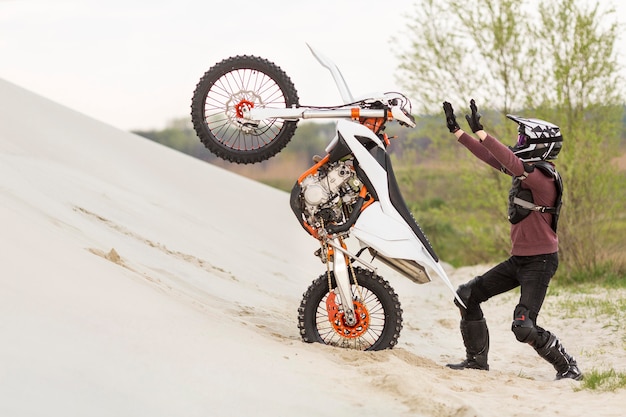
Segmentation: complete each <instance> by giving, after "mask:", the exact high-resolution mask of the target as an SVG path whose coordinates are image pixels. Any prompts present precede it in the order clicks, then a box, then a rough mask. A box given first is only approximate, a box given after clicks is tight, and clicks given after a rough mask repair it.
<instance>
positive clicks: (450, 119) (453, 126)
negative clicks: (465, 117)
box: [443, 101, 461, 133]
mask: <svg viewBox="0 0 626 417" xmlns="http://www.w3.org/2000/svg"><path fill="white" fill-rule="evenodd" d="M443 111H444V113H445V114H446V125H447V126H448V129H449V130H450V132H451V133H454V132H456V131H457V130H459V129H460V128H461V127H460V126H459V124H458V123H457V121H456V117H455V116H454V109H453V108H452V104H450V103H448V102H447V101H444V102H443Z"/></svg>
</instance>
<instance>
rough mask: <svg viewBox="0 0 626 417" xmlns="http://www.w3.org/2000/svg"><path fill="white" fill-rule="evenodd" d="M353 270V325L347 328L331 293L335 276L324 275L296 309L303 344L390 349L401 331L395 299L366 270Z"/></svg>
mask: <svg viewBox="0 0 626 417" xmlns="http://www.w3.org/2000/svg"><path fill="white" fill-rule="evenodd" d="M353 269H354V273H355V275H356V281H357V284H358V286H357V285H355V284H352V300H350V301H351V302H352V303H353V305H354V310H355V313H356V316H357V322H356V324H354V325H352V326H349V325H348V324H347V323H346V322H345V320H344V316H343V310H342V308H341V300H340V297H339V296H338V295H336V293H335V291H334V288H336V285H337V284H336V282H335V276H334V274H333V273H332V272H330V273H329V274H323V275H321V276H320V277H319V278H317V279H316V280H315V281H313V283H312V284H311V286H310V287H309V288H308V290H307V291H306V292H305V293H304V296H303V298H302V302H301V303H300V308H299V309H298V328H299V329H300V335H301V336H302V340H304V341H305V342H308V343H314V342H318V343H323V344H326V345H331V346H337V347H342V348H350V349H357V350H382V349H391V348H392V347H394V346H395V345H396V344H397V343H398V337H400V330H401V329H402V309H401V308H400V301H399V300H398V296H397V294H396V293H395V291H394V290H393V288H392V287H391V285H389V283H388V282H387V281H386V280H384V279H383V278H382V277H380V276H378V275H376V274H374V273H373V272H371V271H369V270H366V269H362V268H358V267H355V268H353ZM329 275H330V287H331V288H332V289H333V290H331V291H329Z"/></svg>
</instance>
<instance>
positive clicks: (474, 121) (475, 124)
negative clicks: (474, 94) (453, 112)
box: [465, 99, 484, 133]
mask: <svg viewBox="0 0 626 417" xmlns="http://www.w3.org/2000/svg"><path fill="white" fill-rule="evenodd" d="M470 110H471V111H472V115H471V116H470V115H469V114H466V115H465V119H466V120H467V123H469V126H470V128H471V129H472V132H474V133H476V132H478V131H479V130H484V129H483V125H481V124H480V118H481V116H482V115H481V114H480V113H478V108H477V107H476V102H475V101H474V99H471V100H470Z"/></svg>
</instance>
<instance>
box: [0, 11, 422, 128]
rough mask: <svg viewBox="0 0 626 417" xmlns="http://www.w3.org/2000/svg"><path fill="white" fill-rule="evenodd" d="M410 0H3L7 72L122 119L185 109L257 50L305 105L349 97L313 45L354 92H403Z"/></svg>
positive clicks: (142, 121)
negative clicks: (222, 69) (234, 60)
mask: <svg viewBox="0 0 626 417" xmlns="http://www.w3.org/2000/svg"><path fill="white" fill-rule="evenodd" d="M411 4H412V2H410V1H402V0H386V1H385V2H380V1H374V0H362V1H359V2H358V3H355V2H347V1H336V0H318V1H316V2H307V3H304V2H297V1H280V0H264V1H258V0H256V1H250V0H243V1H236V2H233V1H220V2H216V1H199V0H178V1H175V2H174V1H162V0H150V1H147V0H124V1H121V0H109V1H106V2H103V1H98V0H80V1H78V0H53V1H51V0H0V78H3V79H5V80H7V81H9V82H12V83H14V84H18V85H20V86H22V87H24V88H27V89H29V90H31V91H35V92H37V93H38V94H41V95H43V96H45V97H48V98H51V99H53V100H55V101H57V102H59V103H61V104H64V105H67V106H69V107H71V108H73V109H75V110H78V111H80V112H83V113H85V114H87V115H90V116H93V117H95V118H97V119H99V120H101V121H104V122H106V123H109V124H112V125H114V126H116V127H119V128H122V129H127V130H128V129H150V128H158V127H162V126H163V125H164V124H166V123H167V122H168V121H171V119H176V118H181V117H187V116H188V114H189V106H190V103H191V96H192V94H193V90H194V88H195V85H196V83H197V82H198V80H199V79H200V77H201V76H202V75H203V74H204V72H205V71H207V70H208V69H209V68H210V67H211V66H212V65H214V64H215V63H217V62H219V61H221V60H223V59H226V58H228V57H230V56H234V55H243V54H248V55H258V56H261V57H264V58H266V59H269V60H270V61H273V62H275V63H276V64H277V65H279V66H280V67H281V68H282V69H283V70H284V71H285V72H286V73H287V74H288V75H289V76H290V77H291V79H292V81H293V82H294V84H295V86H296V89H297V90H298V93H299V96H300V103H301V104H309V105H318V104H319V105H327V104H340V103H341V98H340V96H339V94H338V93H337V91H336V88H335V86H334V83H333V80H332V78H331V76H330V73H329V72H328V71H327V70H325V69H324V68H322V67H321V66H320V65H319V64H318V63H317V61H316V60H315V58H314V57H313V56H312V55H311V53H310V52H309V50H308V48H307V46H306V43H310V44H311V45H312V46H314V47H316V48H317V49H319V50H320V51H322V53H324V54H325V55H327V56H328V57H330V58H331V59H333V60H334V61H335V62H336V63H337V64H338V65H339V66H340V68H341V70H342V72H343V73H344V76H345V78H346V79H347V82H348V84H349V86H350V87H351V89H352V90H353V91H352V92H353V93H354V94H356V95H361V94H365V93H369V92H378V91H381V92H382V91H390V90H397V89H398V87H397V83H396V82H395V80H394V73H395V66H396V65H397V62H396V59H395V53H394V52H393V49H394V47H393V45H392V44H391V38H392V36H400V37H401V34H402V31H403V29H404V28H405V27H406V22H407V20H406V18H405V16H406V14H407V12H409V11H410V10H411Z"/></svg>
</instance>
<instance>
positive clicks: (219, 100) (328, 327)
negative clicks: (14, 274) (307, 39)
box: [191, 45, 463, 350]
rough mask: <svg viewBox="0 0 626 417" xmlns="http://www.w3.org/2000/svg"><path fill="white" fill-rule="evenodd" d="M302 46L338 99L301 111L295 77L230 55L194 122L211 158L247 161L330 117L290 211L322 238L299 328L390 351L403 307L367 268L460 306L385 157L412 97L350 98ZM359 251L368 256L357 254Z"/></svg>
mask: <svg viewBox="0 0 626 417" xmlns="http://www.w3.org/2000/svg"><path fill="white" fill-rule="evenodd" d="M307 46H308V47H309V49H310V51H311V53H312V54H313V56H314V57H315V58H316V59H317V61H318V62H319V63H320V64H321V65H322V66H324V67H325V68H326V69H328V70H329V71H330V73H331V75H332V77H333V79H334V81H335V84H336V85H337V88H338V89H339V93H340V95H341V98H342V100H343V104H341V105H337V106H332V107H327V106H325V107H300V105H299V98H298V93H297V91H296V89H295V87H294V85H293V83H292V81H291V79H290V78H289V77H288V76H287V74H286V73H285V72H284V71H283V70H282V69H281V68H280V67H279V66H277V65H276V64H274V63H273V62H270V61H268V60H266V59H264V58H261V57H257V56H251V55H238V56H234V57H231V58H228V59H225V60H223V61H221V62H219V63H217V64H215V65H214V66H213V67H211V68H210V69H209V70H208V71H207V72H206V73H205V74H204V75H203V76H202V78H201V79H200V81H199V82H198V84H197V85H196V89H195V91H194V93H193V98H192V104H191V118H192V122H193V126H194V129H195V131H196V133H197V135H198V137H199V139H200V140H201V141H202V143H203V144H204V146H205V147H206V148H207V149H209V150H210V151H211V152H212V153H214V154H215V155H217V156H218V157H220V158H222V159H225V160H227V161H231V162H235V163H244V164H248V163H255V162H260V161H264V160H267V159H269V158H271V157H272V156H274V155H276V154H277V153H278V152H280V151H281V150H282V149H283V148H284V147H285V146H286V145H287V144H288V143H289V141H290V140H291V139H292V137H293V135H294V133H295V131H296V127H297V123H298V121H299V120H301V119H334V120H337V121H336V134H335V136H334V137H333V138H332V140H330V142H329V144H328V146H327V147H326V149H325V152H326V153H325V155H324V156H323V157H315V158H314V161H313V162H314V165H313V166H311V167H310V168H309V169H308V170H306V171H305V172H304V173H303V174H302V175H300V177H299V178H298V179H297V181H296V183H295V185H294V187H293V189H292V191H291V196H290V204H291V208H292V211H293V212H294V214H295V215H296V218H297V219H298V221H299V223H300V224H301V225H302V227H303V229H304V230H305V231H306V232H307V233H308V234H309V235H311V236H312V237H314V238H315V239H317V240H318V241H319V243H320V248H319V249H318V250H317V251H316V252H315V255H316V256H318V257H319V258H320V260H321V262H322V264H324V265H326V271H325V272H324V273H323V274H321V275H320V276H319V277H318V278H317V279H315V280H314V281H313V282H312V284H311V285H310V286H309V288H308V289H307V290H306V292H305V293H304V294H303V298H302V301H301V303H300V307H299V308H298V328H299V330H300V335H301V337H302V339H303V340H304V341H305V342H319V343H323V344H327V345H332V346H337V347H343V348H352V349H358V350H381V349H389V348H392V347H393V346H395V345H396V344H397V342H398V338H399V336H400V331H401V329H402V308H401V305H400V301H399V298H398V295H397V294H396V292H395V290H394V289H393V288H392V287H391V285H390V284H389V282H388V281H387V280H385V279H384V278H383V277H381V276H380V275H378V272H377V267H376V266H375V265H374V263H373V262H374V261H379V262H381V263H382V264H384V265H386V266H388V267H390V268H391V269H393V270H395V271H397V272H398V273H399V274H401V275H403V276H405V277H406V278H408V279H410V280H412V281H414V282H416V283H418V284H423V283H427V282H430V281H431V280H432V275H433V274H434V275H436V276H438V277H439V278H440V279H441V280H442V281H443V282H444V283H445V285H446V286H447V287H448V288H449V289H450V290H451V291H452V293H453V294H454V297H455V298H456V302H458V303H460V304H461V305H463V301H462V300H460V299H459V298H458V296H457V294H456V291H455V289H454V287H453V286H452V284H451V283H450V280H449V278H448V276H447V274H446V272H445V270H444V269H443V267H442V265H441V263H440V260H439V258H438V257H437V255H436V253H435V251H434V249H433V247H432V245H431V243H430V241H429V240H428V238H427V237H426V235H425V234H424V232H423V231H422V229H421V228H420V226H419V225H418V223H417V222H416V220H415V219H414V217H413V215H412V214H411V212H410V211H409V209H408V208H407V206H406V204H405V202H404V200H403V197H402V194H401V192H400V188H399V186H398V183H397V181H396V179H395V176H394V172H393V169H392V165H391V160H390V157H389V154H388V153H387V146H388V145H389V143H390V138H389V137H388V136H387V135H386V134H385V133H384V128H385V125H386V123H387V122H391V121H396V122H398V123H399V124H400V125H402V126H405V127H408V128H413V127H415V120H414V118H413V116H412V115H411V102H410V100H409V99H408V98H407V97H406V96H405V95H403V94H401V93H396V92H391V93H384V94H381V95H377V96H374V97H366V98H361V99H355V98H354V97H353V95H352V93H351V91H350V89H349V88H348V85H347V84H346V82H345V80H344V78H343V76H342V74H341V72H340V70H339V68H338V67H337V66H336V65H335V64H334V63H333V62H332V61H331V60H330V59H329V58H327V57H325V56H324V55H322V54H321V53H320V52H319V51H317V50H315V49H314V48H313V47H311V46H310V45H307ZM350 237H353V238H355V239H356V242H358V251H356V253H355V250H354V249H352V248H350V247H349V246H348V243H347V242H348V238H350ZM352 241H354V240H351V241H350V242H352ZM352 246H354V245H352ZM365 251H367V253H368V254H369V255H370V257H371V259H369V260H367V259H363V258H362V256H361V255H363V253H364V252H365Z"/></svg>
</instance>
